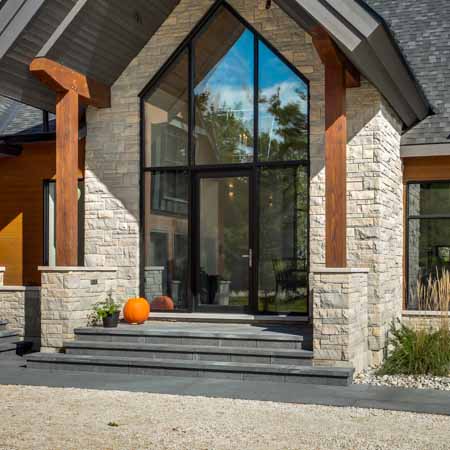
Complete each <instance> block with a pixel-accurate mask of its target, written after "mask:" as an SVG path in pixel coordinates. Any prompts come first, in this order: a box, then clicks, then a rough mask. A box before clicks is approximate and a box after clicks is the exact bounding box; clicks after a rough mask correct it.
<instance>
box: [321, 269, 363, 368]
mask: <svg viewBox="0 0 450 450" xmlns="http://www.w3.org/2000/svg"><path fill="white" fill-rule="evenodd" d="M367 272H368V270H367V269H347V268H343V269H339V268H337V269H333V268H322V269H315V270H313V274H312V279H313V285H314V290H313V327H314V364H315V365H316V366H323V365H325V366H337V367H354V368H355V370H356V372H359V371H361V370H363V369H364V368H365V367H367V365H368V362H369V352H368V340H367V337H368V336H367V333H368V315H367V307H368V302H367V283H368V278H367Z"/></svg>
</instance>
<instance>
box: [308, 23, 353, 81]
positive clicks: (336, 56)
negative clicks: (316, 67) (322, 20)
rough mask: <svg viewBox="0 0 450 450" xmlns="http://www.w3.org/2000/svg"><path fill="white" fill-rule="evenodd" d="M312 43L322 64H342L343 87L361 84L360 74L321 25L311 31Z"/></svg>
mask: <svg viewBox="0 0 450 450" xmlns="http://www.w3.org/2000/svg"><path fill="white" fill-rule="evenodd" d="M311 36H312V38H313V44H314V46H315V48H316V50H317V52H318V53H319V56H320V59H321V60H322V62H323V64H342V65H343V66H344V70H345V87H346V88H355V87H360V86H361V75H360V73H359V71H358V69H357V68H356V67H355V66H354V65H353V64H352V63H351V61H349V60H348V59H347V57H346V56H345V55H344V54H343V53H342V52H341V50H340V49H339V48H338V47H337V45H336V44H335V43H334V41H333V39H331V37H330V35H329V34H328V33H327V32H326V31H325V29H324V28H322V27H316V28H314V29H313V30H312V31H311Z"/></svg>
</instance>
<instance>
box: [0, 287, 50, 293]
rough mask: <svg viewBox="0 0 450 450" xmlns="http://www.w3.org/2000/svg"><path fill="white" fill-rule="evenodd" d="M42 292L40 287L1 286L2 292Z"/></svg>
mask: <svg viewBox="0 0 450 450" xmlns="http://www.w3.org/2000/svg"><path fill="white" fill-rule="evenodd" d="M40 290H41V287H40V286H0V292H25V291H40Z"/></svg>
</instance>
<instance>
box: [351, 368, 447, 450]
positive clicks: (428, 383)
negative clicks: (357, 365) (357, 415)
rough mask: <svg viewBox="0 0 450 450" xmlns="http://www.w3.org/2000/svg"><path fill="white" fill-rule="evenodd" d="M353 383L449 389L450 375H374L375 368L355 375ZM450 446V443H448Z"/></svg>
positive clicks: (439, 389)
mask: <svg viewBox="0 0 450 450" xmlns="http://www.w3.org/2000/svg"><path fill="white" fill-rule="evenodd" d="M353 382H354V383H355V384H371V385H372V386H393V387H401V388H414V389H436V390H438V391H450V377H433V376H428V375H418V376H414V375H381V376H380V375H376V369H367V370H365V371H364V372H362V373H360V374H358V375H356V377H355V379H354V380H353ZM449 448H450V444H449Z"/></svg>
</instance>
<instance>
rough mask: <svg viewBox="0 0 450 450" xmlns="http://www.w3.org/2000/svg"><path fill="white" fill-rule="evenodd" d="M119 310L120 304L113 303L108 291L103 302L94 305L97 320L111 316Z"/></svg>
mask: <svg viewBox="0 0 450 450" xmlns="http://www.w3.org/2000/svg"><path fill="white" fill-rule="evenodd" d="M120 310H121V305H120V304H118V303H115V302H114V300H113V298H112V294H111V293H109V294H108V296H107V297H106V300H105V301H104V302H99V303H96V304H95V305H94V314H95V318H96V319H97V320H101V319H104V318H105V317H108V316H112V315H113V314H115V313H117V312H119V311H120Z"/></svg>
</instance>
